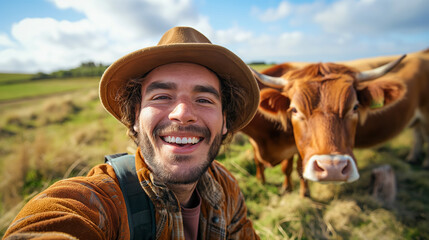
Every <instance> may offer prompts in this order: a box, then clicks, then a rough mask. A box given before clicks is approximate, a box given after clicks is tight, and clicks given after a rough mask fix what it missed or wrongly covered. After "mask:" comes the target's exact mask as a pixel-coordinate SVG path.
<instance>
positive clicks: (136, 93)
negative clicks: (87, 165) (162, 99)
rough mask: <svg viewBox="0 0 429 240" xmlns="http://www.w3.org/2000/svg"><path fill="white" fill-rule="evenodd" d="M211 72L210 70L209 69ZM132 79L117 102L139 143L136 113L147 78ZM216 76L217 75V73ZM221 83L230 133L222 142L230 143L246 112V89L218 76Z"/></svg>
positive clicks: (127, 124)
mask: <svg viewBox="0 0 429 240" xmlns="http://www.w3.org/2000/svg"><path fill="white" fill-rule="evenodd" d="M209 70H210V69H209ZM147 74H149V73H146V74H145V75H144V76H142V77H139V78H134V79H130V80H129V81H128V82H127V84H125V85H124V86H123V87H122V88H121V89H119V91H118V93H117V95H116V98H115V100H116V101H117V102H118V105H119V110H120V112H121V116H122V119H121V122H122V123H123V124H124V125H125V126H126V127H127V128H128V130H127V134H128V136H129V137H130V138H131V139H132V140H134V142H136V143H137V135H138V133H137V132H136V131H135V130H134V127H133V126H134V124H135V116H136V111H137V110H138V108H139V107H140V104H141V101H142V95H141V88H142V83H143V81H144V79H145V77H146V76H147ZM215 74H216V73H215ZM216 76H217V77H218V79H219V81H220V88H221V100H222V112H223V114H226V127H227V129H228V132H227V133H226V134H225V135H224V136H223V138H222V140H223V141H225V139H227V140H226V142H229V141H230V140H231V139H232V136H233V135H234V134H235V133H236V132H237V131H238V129H236V128H235V126H236V125H234V123H235V122H236V121H237V119H238V118H239V114H240V113H241V112H244V111H245V106H246V99H245V93H244V89H243V88H242V87H240V86H239V85H238V84H237V82H235V81H232V80H230V79H228V78H221V77H220V76H219V75H217V74H216Z"/></svg>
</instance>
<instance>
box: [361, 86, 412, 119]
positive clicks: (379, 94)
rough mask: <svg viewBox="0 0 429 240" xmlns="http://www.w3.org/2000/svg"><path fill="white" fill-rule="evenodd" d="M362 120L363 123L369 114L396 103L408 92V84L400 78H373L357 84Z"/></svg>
mask: <svg viewBox="0 0 429 240" xmlns="http://www.w3.org/2000/svg"><path fill="white" fill-rule="evenodd" d="M356 92H357V97H358V100H359V103H360V105H361V107H360V108H359V113H360V122H361V124H363V123H364V122H365V120H366V117H367V116H368V114H370V113H373V112H378V111H381V110H385V109H387V108H389V107H391V106H393V105H395V104H396V103H397V102H398V101H399V100H401V99H402V98H403V97H404V95H405V93H406V92H407V86H406V85H405V84H404V83H403V82H401V81H398V80H393V79H386V80H384V79H383V80H373V81H368V82H362V83H360V84H359V85H358V86H357V91H356Z"/></svg>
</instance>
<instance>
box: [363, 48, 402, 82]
mask: <svg viewBox="0 0 429 240" xmlns="http://www.w3.org/2000/svg"><path fill="white" fill-rule="evenodd" d="M406 56H407V54H404V55H402V56H401V57H400V58H398V59H396V60H395V61H392V62H390V63H387V64H385V65H383V66H380V67H378V68H374V69H371V70H368V71H363V72H359V73H357V74H356V80H357V81H360V82H363V81H368V80H371V79H375V78H379V77H381V76H383V75H384V74H386V73H388V72H389V71H390V70H392V69H393V68H394V67H396V65H398V64H399V63H400V62H401V61H402V59H404V58H405V57H406Z"/></svg>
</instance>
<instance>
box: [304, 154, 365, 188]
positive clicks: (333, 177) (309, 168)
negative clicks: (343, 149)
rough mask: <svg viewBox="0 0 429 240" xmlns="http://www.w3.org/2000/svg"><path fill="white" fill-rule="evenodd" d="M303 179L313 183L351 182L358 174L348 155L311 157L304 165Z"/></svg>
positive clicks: (356, 178) (357, 177) (353, 162)
mask: <svg viewBox="0 0 429 240" xmlns="http://www.w3.org/2000/svg"><path fill="white" fill-rule="evenodd" d="M304 178H305V179H308V180H310V181H315V182H325V183H326V182H335V183H343V182H353V181H356V180H358V179H359V173H358V170H357V167H356V164H355V161H354V160H353V158H352V157H351V156H349V155H313V156H312V157H311V158H310V159H309V160H308V162H307V164H306V165H305V169H304Z"/></svg>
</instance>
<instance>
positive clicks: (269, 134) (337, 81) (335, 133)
mask: <svg viewBox="0 0 429 240" xmlns="http://www.w3.org/2000/svg"><path fill="white" fill-rule="evenodd" d="M391 60H394V57H390V58H389V57H385V58H375V59H373V60H371V59H367V60H366V63H365V62H362V61H355V63H353V62H349V63H348V64H349V65H348V66H346V65H341V64H332V63H320V64H310V65H308V66H305V67H304V68H299V69H298V68H294V66H293V64H282V65H278V66H275V67H273V68H270V69H268V70H266V71H264V72H263V73H265V74H267V75H270V74H271V75H276V76H279V75H280V74H282V77H285V78H288V79H290V80H291V82H290V83H289V84H288V85H286V86H285V87H284V89H283V90H282V91H281V94H280V95H279V94H275V95H273V91H278V90H279V89H273V88H271V87H268V86H265V85H263V84H260V88H261V104H260V112H259V113H258V114H257V115H256V117H255V119H254V120H253V121H252V122H251V123H250V124H249V125H248V126H247V127H246V128H244V129H243V132H244V133H246V134H247V135H249V137H250V139H251V142H252V146H253V147H254V150H255V162H256V163H257V168H258V170H257V172H258V175H259V177H260V178H261V179H264V177H263V166H275V165H277V164H279V163H280V162H282V161H283V162H287V163H285V164H283V166H287V167H288V168H291V167H292V161H291V159H292V158H293V154H294V151H293V150H294V149H297V148H296V146H295V144H294V138H295V140H296V143H297V145H298V149H299V152H300V155H301V156H302V158H303V159H304V160H303V162H301V160H300V161H298V163H299V165H301V164H302V165H304V166H305V163H306V161H305V160H306V159H308V156H310V155H312V154H316V153H317V154H322V153H323V154H330V153H338V152H346V153H347V154H350V155H351V156H353V153H352V150H353V148H354V147H370V146H374V145H376V144H380V143H382V142H385V141H387V140H389V139H391V138H393V137H394V136H396V135H398V134H399V133H400V132H401V131H402V130H403V129H404V128H406V127H407V126H408V125H409V124H410V122H411V121H412V120H413V117H414V116H415V112H416V110H417V109H418V110H419V111H420V113H421V114H420V115H419V118H416V119H415V125H414V128H415V130H416V131H415V135H416V144H415V145H414V148H413V149H412V150H411V152H410V155H409V157H408V159H409V160H410V161H416V159H417V157H418V154H419V151H420V150H421V148H422V146H423V138H425V137H426V138H427V137H429V123H428V122H429V121H428V120H429V99H428V98H429V96H428V94H427V93H426V92H427V90H429V85H428V84H429V53H428V52H427V51H426V52H418V53H413V54H409V56H408V57H407V58H406V59H405V60H404V61H403V62H402V63H401V64H400V65H399V66H397V67H396V68H394V69H393V70H392V71H391V73H389V74H387V75H385V76H383V77H381V78H379V79H377V80H373V81H369V82H363V83H357V82H356V81H355V79H354V77H353V76H354V75H353V74H354V72H356V71H360V70H361V69H368V66H380V65H382V64H384V63H387V62H389V61H391ZM353 64H355V65H356V67H357V69H354V68H353ZM283 66H285V68H283ZM282 69H283V70H282ZM398 81H400V82H398ZM338 89H342V90H341V91H338ZM405 89H408V91H405ZM404 93H405V95H404V96H402V95H401V94H404ZM264 94H267V96H264ZM270 95H271V97H269V96H270ZM273 96H275V97H274V98H273ZM297 96H299V97H298V99H304V100H301V101H298V100H296V98H297ZM400 99H401V100H400ZM356 100H358V101H359V105H360V107H359V110H358V111H359V118H360V120H361V123H363V124H358V123H357V120H353V121H344V117H346V116H348V115H347V114H349V115H350V114H351V115H353V114H352V113H350V112H351V111H352V110H350V109H352V108H353V106H354V101H356ZM397 100H400V101H397ZM371 101H375V102H377V101H378V102H382V103H383V105H384V108H380V109H381V110H380V109H371V108H370V105H371ZM276 102H279V103H283V104H285V105H281V104H280V105H279V104H276ZM291 102H295V103H296V104H298V105H299V106H300V111H302V113H303V114H304V116H306V119H310V118H311V120H309V121H308V122H306V125H304V126H301V127H300V126H299V124H300V123H299V121H297V120H295V122H294V121H292V124H291V121H290V116H291V110H290V108H289V104H290V103H291ZM396 102H397V103H396ZM339 103H341V104H339ZM394 103H396V104H394ZM386 106H390V107H386ZM352 112H353V111H352ZM354 121H355V122H354ZM345 122H348V123H347V124H345ZM425 122H426V123H425ZM279 124H281V125H282V127H283V128H281V129H279V128H278V125H279ZM344 124H345V125H344ZM291 125H293V129H291ZM312 126H313V127H314V126H316V128H313V129H312ZM338 126H342V127H340V128H339V127H338ZM292 130H293V131H292ZM355 131H356V132H355ZM293 132H294V133H293ZM353 136H355V137H353ZM428 150H429V149H426V152H427V153H428V152H429V151H428ZM295 153H296V152H295ZM427 156H429V154H427ZM428 159H429V158H427V159H426V160H425V161H424V165H425V166H429V160H428ZM290 171H291V170H290V169H287V170H285V171H284V172H285V175H286V178H285V182H284V189H285V190H290V189H291V187H290V174H289V175H288V173H290ZM300 176H301V180H302V183H303V184H304V186H305V181H304V180H303V179H302V172H300ZM306 194H308V189H305V187H304V190H302V192H301V195H302V196H303V195H306Z"/></svg>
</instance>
